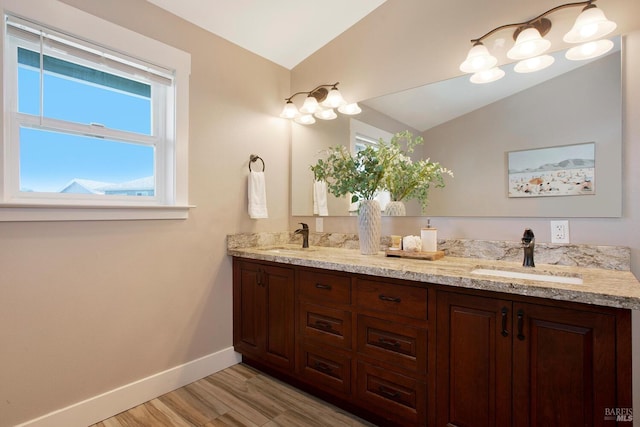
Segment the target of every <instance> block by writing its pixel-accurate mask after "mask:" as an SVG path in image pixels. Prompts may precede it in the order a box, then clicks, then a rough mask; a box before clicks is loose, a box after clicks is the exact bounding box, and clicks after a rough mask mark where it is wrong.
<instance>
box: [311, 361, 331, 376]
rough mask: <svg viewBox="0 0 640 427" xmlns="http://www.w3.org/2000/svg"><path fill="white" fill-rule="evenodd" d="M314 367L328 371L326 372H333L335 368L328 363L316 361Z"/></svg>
mask: <svg viewBox="0 0 640 427" xmlns="http://www.w3.org/2000/svg"><path fill="white" fill-rule="evenodd" d="M313 367H314V368H316V369H317V370H318V371H321V372H326V373H331V372H333V369H331V366H329V365H327V364H326V363H322V362H316V363H314V365H313Z"/></svg>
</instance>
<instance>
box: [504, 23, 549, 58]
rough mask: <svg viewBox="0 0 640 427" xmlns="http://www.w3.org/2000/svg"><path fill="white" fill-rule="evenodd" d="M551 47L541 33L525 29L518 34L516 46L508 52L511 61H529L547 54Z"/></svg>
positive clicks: (533, 29)
mask: <svg viewBox="0 0 640 427" xmlns="http://www.w3.org/2000/svg"><path fill="white" fill-rule="evenodd" d="M550 47H551V42H550V41H549V40H546V39H543V38H542V36H541V35H540V32H539V31H538V30H537V29H535V28H533V27H529V28H525V29H524V30H522V31H521V32H520V34H518V37H517V38H516V44H514V45H513V47H512V48H511V49H509V51H508V52H507V56H508V57H509V58H511V59H527V58H532V57H534V56H538V55H541V54H543V53H544V52H546V51H547V50H548V49H549V48H550Z"/></svg>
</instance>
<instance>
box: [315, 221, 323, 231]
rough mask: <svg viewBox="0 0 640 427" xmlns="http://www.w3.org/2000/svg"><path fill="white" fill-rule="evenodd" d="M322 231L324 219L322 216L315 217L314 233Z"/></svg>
mask: <svg viewBox="0 0 640 427" xmlns="http://www.w3.org/2000/svg"><path fill="white" fill-rule="evenodd" d="M323 231H324V220H323V219H322V218H316V233H322V232H323Z"/></svg>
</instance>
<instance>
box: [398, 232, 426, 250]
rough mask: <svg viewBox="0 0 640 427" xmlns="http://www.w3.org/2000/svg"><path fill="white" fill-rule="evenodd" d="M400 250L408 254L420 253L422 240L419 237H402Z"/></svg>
mask: <svg viewBox="0 0 640 427" xmlns="http://www.w3.org/2000/svg"><path fill="white" fill-rule="evenodd" d="M402 249H403V250H405V251H408V252H420V250H421V249H422V239H421V238H420V236H404V237H403V238H402Z"/></svg>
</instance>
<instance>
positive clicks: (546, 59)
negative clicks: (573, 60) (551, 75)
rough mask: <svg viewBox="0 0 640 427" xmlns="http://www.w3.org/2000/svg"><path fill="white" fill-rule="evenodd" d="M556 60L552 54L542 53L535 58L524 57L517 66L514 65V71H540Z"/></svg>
mask: <svg viewBox="0 0 640 427" xmlns="http://www.w3.org/2000/svg"><path fill="white" fill-rule="evenodd" d="M554 61H555V58H554V57H553V56H551V55H541V56H534V57H533V58H529V59H523V60H522V61H520V62H518V63H517V64H516V65H515V67H513V71H515V72H516V73H532V72H534V71H540V70H543V69H545V68H547V67H548V66H550V65H551V64H553V62H554Z"/></svg>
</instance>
